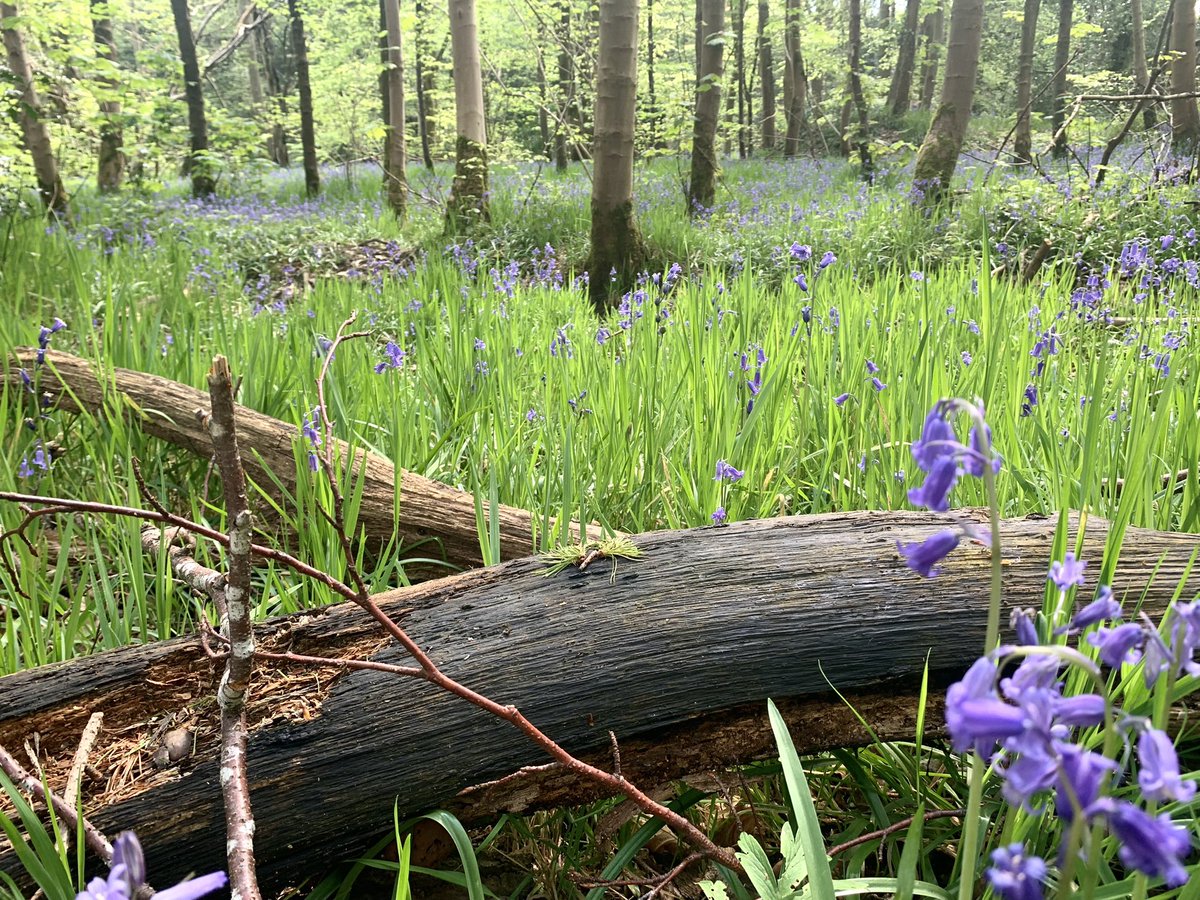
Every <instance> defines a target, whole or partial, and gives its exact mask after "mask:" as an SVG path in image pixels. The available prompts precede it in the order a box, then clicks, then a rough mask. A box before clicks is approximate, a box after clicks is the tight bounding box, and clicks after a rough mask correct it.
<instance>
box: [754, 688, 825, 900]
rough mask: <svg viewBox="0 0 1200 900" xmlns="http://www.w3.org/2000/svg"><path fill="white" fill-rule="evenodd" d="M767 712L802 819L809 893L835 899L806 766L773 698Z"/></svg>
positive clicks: (816, 898) (799, 826) (798, 828)
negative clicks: (805, 770) (803, 764)
mask: <svg viewBox="0 0 1200 900" xmlns="http://www.w3.org/2000/svg"><path fill="white" fill-rule="evenodd" d="M767 715H768V717H769V718H770V720H771V730H772V731H773V732H774V733H775V745H776V746H777V747H778V748H779V762H780V764H781V765H782V766H783V777H784V780H785V781H786V782H787V789H788V796H789V797H790V798H791V801H792V809H793V810H795V812H796V816H797V817H798V818H799V821H798V822H797V823H796V832H797V835H798V836H799V838H800V846H801V847H802V848H803V850H804V856H805V860H806V863H807V865H808V885H809V896H810V897H811V900H834V898H835V897H836V896H837V895H836V894H835V893H834V890H833V876H832V874H830V871H829V862H828V860H829V857H828V856H826V854H825V838H824V837H823V835H822V834H821V823H820V821H818V819H817V808H816V806H814V805H813V800H812V795H811V794H810V793H809V790H808V779H807V778H805V777H804V767H803V766H802V765H800V757H799V755H798V754H797V753H796V745H795V744H794V743H793V742H792V736H791V734H789V733H788V729H787V723H786V722H784V721H783V716H782V715H780V713H779V709H778V708H777V707H776V706H775V703H774V701H772V700H768V701H767Z"/></svg>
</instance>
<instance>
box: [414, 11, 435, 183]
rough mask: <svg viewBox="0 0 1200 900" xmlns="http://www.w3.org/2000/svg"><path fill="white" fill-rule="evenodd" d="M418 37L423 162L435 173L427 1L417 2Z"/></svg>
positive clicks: (415, 48) (418, 82)
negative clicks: (428, 61)
mask: <svg viewBox="0 0 1200 900" xmlns="http://www.w3.org/2000/svg"><path fill="white" fill-rule="evenodd" d="M416 15H417V22H416V35H415V37H414V52H413V56H414V57H415V63H416V82H417V127H418V128H419V129H420V132H421V160H422V161H423V162H424V163H425V168H426V169H428V170H429V171H430V172H432V171H433V153H432V151H431V150H430V145H431V144H432V143H433V121H432V120H433V99H432V97H430V94H431V93H432V91H433V73H432V72H430V71H428V70H427V67H426V64H425V54H426V53H428V52H429V47H428V45H427V43H426V41H425V27H426V15H427V13H426V6H425V0H417V5H416Z"/></svg>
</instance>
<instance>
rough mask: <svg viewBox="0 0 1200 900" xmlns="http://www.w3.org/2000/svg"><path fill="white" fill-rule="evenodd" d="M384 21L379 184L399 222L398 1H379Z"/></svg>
mask: <svg viewBox="0 0 1200 900" xmlns="http://www.w3.org/2000/svg"><path fill="white" fill-rule="evenodd" d="M383 7H384V13H385V18H386V19H387V42H388V68H387V73H386V74H387V102H388V119H387V136H386V137H385V138H384V143H383V182H384V188H385V192H386V194H387V202H388V207H389V208H390V209H391V210H392V212H393V213H395V215H396V218H397V219H400V220H402V221H403V219H404V216H405V213H406V212H407V210H408V176H407V174H406V173H405V171H404V167H405V164H406V162H407V160H406V152H405V151H406V148H405V143H404V126H405V116H404V55H403V52H402V48H401V43H400V42H401V34H400V0H383Z"/></svg>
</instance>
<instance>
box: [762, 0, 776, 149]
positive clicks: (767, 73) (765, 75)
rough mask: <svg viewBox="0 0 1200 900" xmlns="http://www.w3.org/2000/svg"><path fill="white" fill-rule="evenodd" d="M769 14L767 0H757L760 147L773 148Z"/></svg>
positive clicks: (772, 74) (773, 104) (773, 114)
mask: <svg viewBox="0 0 1200 900" xmlns="http://www.w3.org/2000/svg"><path fill="white" fill-rule="evenodd" d="M770 14H771V4H770V2H769V0H758V68H759V72H760V75H759V77H760V78H761V79H762V148H763V149H764V150H767V151H771V150H774V149H775V107H776V101H775V60H774V57H773V55H772V53H771V36H770V35H769V34H768V33H767V21H768V17H769V16H770Z"/></svg>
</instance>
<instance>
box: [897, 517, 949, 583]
mask: <svg viewBox="0 0 1200 900" xmlns="http://www.w3.org/2000/svg"><path fill="white" fill-rule="evenodd" d="M959 537H960V536H959V532H958V531H957V530H955V529H946V530H945V531H939V532H937V534H934V535H931V536H930V537H927V538H926V539H925V540H923V541H921V542H920V543H912V544H902V543H900V542H899V541H897V542H896V549H897V550H899V551H900V555H901V556H903V557H904V562H905V564H906V565H907V566H908V567H909V568H910V569H912V570H913V571H914V572H916V573H917V574H918V575H921V576H923V577H925V578H932V577H933V576H934V575H936V574H937V566H938V564H939V563H941V561H942V560H944V559H945V558H946V557H947V556H949V555H950V554H951V553H952V552H954V548H955V547H957V546H958V542H959Z"/></svg>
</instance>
